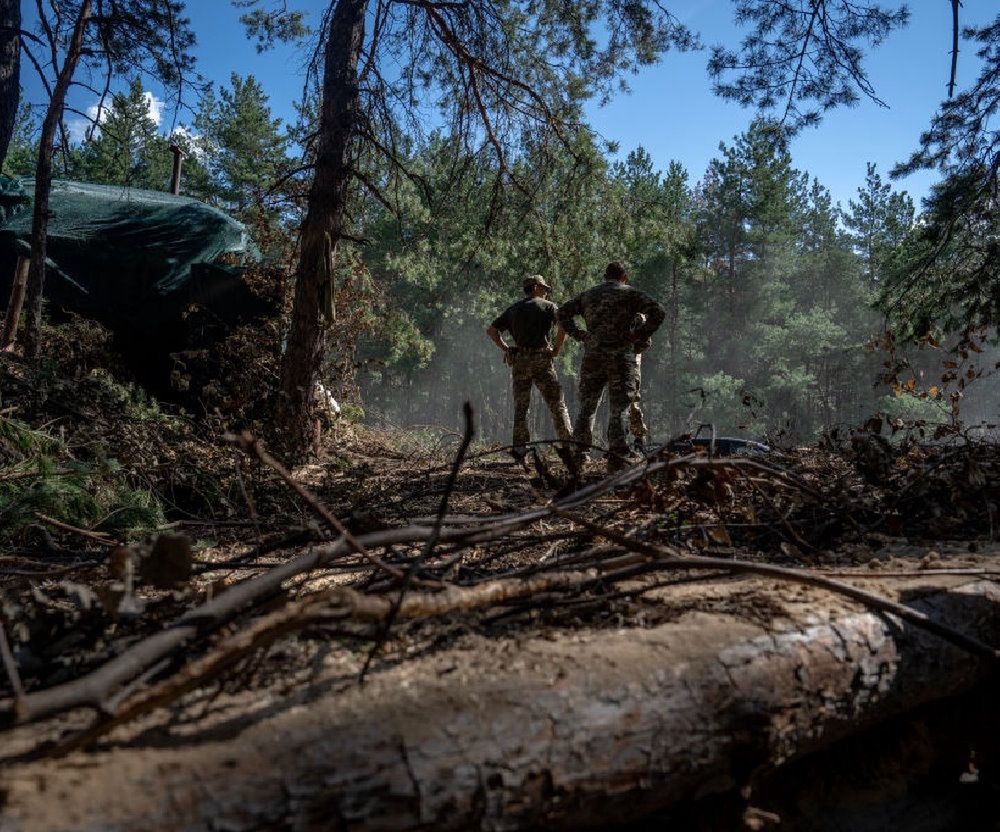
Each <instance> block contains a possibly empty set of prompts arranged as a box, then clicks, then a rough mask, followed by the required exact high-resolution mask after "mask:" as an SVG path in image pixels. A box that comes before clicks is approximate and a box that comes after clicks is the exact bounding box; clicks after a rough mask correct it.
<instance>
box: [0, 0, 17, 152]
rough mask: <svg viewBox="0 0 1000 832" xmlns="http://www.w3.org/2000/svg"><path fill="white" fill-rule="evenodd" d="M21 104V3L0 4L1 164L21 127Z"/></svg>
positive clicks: (8, 0)
mask: <svg viewBox="0 0 1000 832" xmlns="http://www.w3.org/2000/svg"><path fill="white" fill-rule="evenodd" d="M20 101H21V0H0V164H2V163H3V162H4V161H5V160H6V159H7V149H8V148H9V147H10V140H11V138H12V137H13V135H14V126H15V125H16V124H17V107H18V104H19V103H20Z"/></svg>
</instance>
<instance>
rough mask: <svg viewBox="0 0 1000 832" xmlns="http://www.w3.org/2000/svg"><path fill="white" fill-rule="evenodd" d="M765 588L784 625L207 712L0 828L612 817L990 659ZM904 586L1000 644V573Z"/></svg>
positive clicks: (57, 786) (478, 822) (955, 623)
mask: <svg viewBox="0 0 1000 832" xmlns="http://www.w3.org/2000/svg"><path fill="white" fill-rule="evenodd" d="M740 586H741V589H740V590H739V591H741V592H743V593H746V591H747V589H746V588H747V586H748V584H746V583H744V584H741V585H740ZM750 586H753V587H756V589H755V592H756V594H757V595H758V596H759V600H760V602H761V603H766V604H767V605H768V607H767V610H768V614H767V615H766V616H762V617H760V618H761V621H766V622H767V623H752V622H751V620H750V618H749V617H748V618H744V617H736V616H720V615H707V614H704V613H689V614H687V615H685V616H683V617H682V618H681V619H680V620H678V621H676V622H673V623H670V624H666V625H661V626H658V627H655V628H650V629H632V630H619V631H603V632H594V631H590V632H587V633H584V634H568V635H565V636H564V637H563V638H562V639H560V640H558V641H553V640H550V639H543V638H537V639H526V640H522V641H519V642H516V643H514V642H510V641H503V640H487V639H481V640H479V641H478V642H477V643H476V644H475V645H474V648H475V649H472V650H464V651H457V650H450V651H444V652H442V653H440V654H438V655H435V656H432V657H428V658H424V659H420V660H414V661H411V662H405V663H403V664H401V665H399V666H397V667H395V668H393V669H391V670H387V671H384V672H381V673H377V674H375V675H374V676H373V677H372V678H371V681H370V682H369V683H368V684H367V685H366V686H365V687H363V688H358V687H356V686H353V685H352V686H350V687H347V688H346V689H344V690H342V691H340V692H338V693H330V692H329V691H328V690H327V692H325V693H321V694H319V695H318V696H317V698H315V699H313V700H311V701H308V707H293V706H292V705H291V704H289V706H288V707H286V708H285V709H283V710H282V711H281V712H280V713H279V714H278V715H276V716H273V717H269V718H265V719H262V720H261V721H259V722H257V723H255V724H253V725H251V726H250V727H249V728H246V729H245V730H243V731H242V733H239V734H238V735H237V736H235V737H234V738H232V739H230V740H228V741H219V740H218V739H217V736H218V734H217V733H214V732H213V730H212V729H211V728H210V727H208V726H206V729H205V733H204V736H203V737H202V738H200V739H199V738H198V737H197V736H194V737H192V736H188V737H186V739H185V740H184V744H183V745H181V744H180V741H179V740H178V745H175V746H173V747H169V746H167V747H162V746H161V747H156V748H151V747H142V744H141V742H139V743H138V744H135V743H133V744H132V746H131V747H123V748H117V749H112V750H106V751H102V752H100V753H96V754H91V755H86V756H84V755H74V756H71V757H69V758H68V759H67V760H66V761H64V762H60V763H52V762H43V763H35V764H30V765H22V766H8V767H7V768H6V769H5V770H4V772H3V774H2V776H0V793H2V794H4V795H5V802H4V804H3V808H2V814H0V829H4V830H6V829H8V828H9V829H12V830H13V829H16V830H19V832H31V830H40V829H46V830H58V829H74V830H81V831H82V830H90V829H95V830H96V829H100V830H126V829H137V828H141V829H145V830H168V829H169V830H175V829H191V830H209V829H231V830H240V829H257V828H277V827H280V828H294V829H370V830H389V829H393V830H406V829H467V828H475V829H489V830H513V829H522V828H531V827H537V826H541V825H544V826H546V827H548V828H555V827H562V828H574V829H575V828H581V827H586V826H590V827H598V828H599V827H602V826H606V825H608V824H609V823H611V822H615V823H621V822H624V821H628V820H631V819H635V818H638V817H641V816H643V815H645V814H647V813H649V812H651V811H653V810H654V809H657V808H661V807H665V806H669V805H670V804H671V803H673V802H674V801H677V800H680V799H688V798H692V797H696V796H701V795H707V794H712V793H716V792H721V791H725V790H729V789H732V788H734V787H740V786H743V785H745V784H747V783H749V782H750V781H751V780H752V778H753V777H754V775H755V773H759V772H761V771H766V770H772V769H773V768H774V767H776V766H780V765H781V764H782V763H783V762H784V761H786V760H788V759H790V758H793V757H796V756H799V755H802V754H805V753H807V752H809V751H812V750H815V749H818V748H820V747H823V746H824V745H827V744H829V743H831V742H832V741H834V740H835V739H837V738H840V737H843V736H846V735H849V734H851V733H855V732H858V731H860V730H863V729H864V728H865V727H867V726H871V725H873V724H876V723H878V722H880V721H883V720H885V719H887V718H889V717H891V716H895V715H897V714H899V713H902V712H905V711H907V710H909V709H912V708H915V707H917V706H920V705H922V704H925V703H927V702H929V701H932V700H934V699H939V698H943V697H946V696H949V695H953V694H956V693H958V692H960V691H962V690H965V689H968V688H969V687H970V686H972V685H973V684H974V683H975V682H976V681H977V680H978V679H980V678H982V677H983V676H984V675H985V674H986V673H987V672H989V671H990V670H991V669H992V666H991V665H990V664H989V663H988V662H985V661H982V660H980V659H977V658H976V657H974V656H972V655H970V654H969V653H968V652H967V651H964V650H961V649H959V648H957V647H955V646H953V645H950V644H948V643H946V642H944V641H942V640H941V639H939V638H937V637H935V636H934V635H933V634H930V633H928V632H926V631H925V630H922V629H918V628H916V627H914V626H912V625H910V624H908V623H906V622H904V621H902V620H900V619H898V618H895V617H893V616H891V615H888V616H885V615H880V614H877V613H873V612H871V611H860V610H859V609H858V608H857V607H855V606H854V605H853V604H852V603H851V602H849V601H846V600H845V599H843V598H840V597H837V596H833V595H830V594H828V593H826V592H824V591H821V590H819V589H815V588H807V587H792V586H788V585H775V584H773V583H770V582H760V581H758V582H755V583H753V584H750ZM734 591H737V590H734V589H733V587H731V586H730V587H711V588H704V592H705V594H708V593H710V592H711V593H718V594H722V593H727V592H730V593H731V592H734ZM900 591H901V592H903V593H904V594H903V596H902V597H901V598H900V600H903V601H906V602H907V603H908V604H909V605H911V606H912V607H914V608H916V609H919V610H921V611H922V612H924V613H926V614H927V615H928V616H929V617H930V618H931V619H933V620H935V621H937V622H939V623H941V624H943V625H945V626H952V627H961V628H962V629H963V631H965V632H968V633H969V634H970V635H973V636H975V637H977V638H980V639H982V640H984V641H989V642H997V641H998V640H1000V588H998V587H997V586H995V585H994V584H993V583H991V582H987V581H968V580H965V581H964V582H963V579H962V578H961V577H953V578H950V579H942V578H940V577H936V576H928V577H927V578H926V579H924V580H923V581H917V580H914V581H911V582H906V583H904V584H903V585H902V587H901V588H900ZM752 606H753V605H752V604H750V608H752ZM776 607H780V608H781V609H780V610H777V611H776V609H775V608H776ZM320 687H322V686H320ZM305 701H307V700H302V701H300V704H302V703H303V702H305Z"/></svg>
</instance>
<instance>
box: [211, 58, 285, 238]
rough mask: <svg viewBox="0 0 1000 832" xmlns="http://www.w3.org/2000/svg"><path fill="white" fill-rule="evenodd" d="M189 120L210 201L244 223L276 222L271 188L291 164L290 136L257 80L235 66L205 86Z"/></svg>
mask: <svg viewBox="0 0 1000 832" xmlns="http://www.w3.org/2000/svg"><path fill="white" fill-rule="evenodd" d="M194 126H195V129H196V130H197V131H198V133H199V147H200V149H201V152H202V154H203V158H204V159H205V160H206V166H207V167H208V170H209V174H210V177H211V183H212V197H213V198H214V201H216V202H217V203H218V204H219V205H220V207H222V208H224V209H225V210H227V211H229V212H231V213H233V214H234V215H236V216H237V217H238V218H240V219H242V220H244V221H246V222H248V223H254V222H255V221H257V220H260V219H266V220H267V221H268V222H271V223H274V222H276V221H277V220H278V211H277V209H276V208H275V207H274V206H273V205H272V204H270V203H273V198H271V197H270V193H271V191H272V190H273V189H274V188H275V186H276V185H277V183H278V180H279V178H280V177H281V175H282V173H283V172H285V171H286V170H287V169H288V168H289V167H290V166H291V163H290V160H289V156H288V152H289V139H288V136H287V135H286V134H285V133H283V132H282V124H281V119H276V118H272V117H271V110H270V107H269V105H268V100H267V96H266V95H265V94H264V90H263V89H262V87H261V86H260V84H259V83H258V82H257V80H256V79H255V78H254V77H253V76H252V75H248V76H246V77H242V76H240V75H238V74H236V73H235V72H234V73H233V74H232V76H231V78H230V82H229V87H223V88H221V89H220V90H219V91H218V93H217V94H216V93H215V92H214V91H212V90H209V92H208V93H207V94H206V95H205V96H203V98H202V102H201V106H200V108H199V111H198V115H197V117H196V119H195V122H194Z"/></svg>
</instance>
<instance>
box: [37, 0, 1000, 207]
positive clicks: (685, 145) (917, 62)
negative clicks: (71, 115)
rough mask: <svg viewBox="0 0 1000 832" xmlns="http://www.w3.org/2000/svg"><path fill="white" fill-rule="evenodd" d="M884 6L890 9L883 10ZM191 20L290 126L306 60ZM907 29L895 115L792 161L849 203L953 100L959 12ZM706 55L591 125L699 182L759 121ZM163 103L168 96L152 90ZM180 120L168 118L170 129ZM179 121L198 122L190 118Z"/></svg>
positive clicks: (964, 62) (831, 121)
mask: <svg viewBox="0 0 1000 832" xmlns="http://www.w3.org/2000/svg"><path fill="white" fill-rule="evenodd" d="M883 2H884V3H886V5H889V4H891V0H883ZM292 5H293V6H297V7H299V8H304V9H306V10H308V11H309V12H310V13H311V14H312V16H313V19H314V20H315V19H317V18H318V15H319V14H320V12H321V10H322V9H323V8H324V6H325V0H299V2H298V3H294V2H293V3H292ZM666 5H668V7H669V8H670V9H672V10H673V11H674V12H675V13H676V14H677V15H678V17H680V19H681V20H682V21H683V22H685V23H687V24H688V25H689V26H690V27H691V28H692V29H694V30H696V31H698V32H700V33H701V35H702V39H703V41H704V42H705V44H706V45H711V44H714V43H719V42H723V43H726V44H729V45H731V44H734V43H736V42H737V41H738V39H739V37H740V33H739V31H738V30H737V29H736V27H735V26H734V25H733V23H732V6H731V3H730V2H729V0H672V2H669V3H667V4H666ZM187 6H188V14H189V16H190V17H191V20H192V24H193V26H194V29H195V31H196V33H197V35H198V41H199V43H198V47H197V57H198V64H199V69H200V71H201V73H202V74H203V75H204V76H205V77H206V78H208V79H211V80H215V81H217V82H225V81H227V80H228V78H229V75H230V73H231V72H233V71H236V72H239V73H240V74H244V75H246V74H253V75H255V76H256V77H257V78H258V79H259V80H260V82H261V83H262V85H263V86H264V88H265V90H266V91H267V92H268V94H269V95H270V98H271V105H272V107H273V109H274V111H275V114H276V115H278V116H281V117H283V118H285V119H286V120H289V119H291V118H292V117H293V115H294V111H293V108H292V102H293V101H294V100H295V99H296V98H297V97H298V96H299V95H300V94H301V91H302V80H303V71H304V63H305V55H303V54H301V53H297V52H296V51H294V50H292V49H290V48H287V47H282V48H279V49H277V50H276V51H273V52H269V53H265V54H263V55H258V54H257V52H256V50H255V47H254V44H253V43H252V42H251V41H250V40H248V39H247V37H246V36H245V34H244V32H243V30H242V27H241V26H240V25H239V22H238V20H239V14H240V12H239V10H237V9H234V8H233V7H232V5H231V3H230V2H229V0H188V3H187ZM910 9H911V20H910V25H909V26H908V27H907V28H906V29H904V30H902V31H900V32H897V33H896V34H894V35H893V36H892V38H891V39H890V40H889V42H888V43H887V44H885V45H883V47H882V48H881V49H880V50H879V51H878V52H876V53H874V54H872V55H871V56H870V57H869V59H868V63H867V67H868V69H869V74H870V77H871V79H872V81H873V82H874V85H875V88H876V90H877V92H878V94H879V95H880V96H881V97H882V98H883V99H884V100H885V101H886V102H887V103H888V104H889V105H890V107H889V109H883V108H881V107H878V106H877V105H875V104H873V103H871V102H868V101H864V102H862V103H861V104H860V105H859V106H857V107H856V108H853V109H845V110H837V111H834V112H832V113H829V114H827V115H826V117H825V118H824V119H823V121H822V123H821V124H820V126H819V127H818V128H814V129H810V130H807V131H805V132H804V133H802V134H801V135H800V136H798V137H796V138H795V140H794V142H793V144H792V154H793V157H794V160H795V164H796V166H797V167H798V168H800V169H802V170H806V171H808V172H809V173H811V174H813V175H814V176H817V177H818V178H819V180H820V182H822V183H823V184H824V185H826V186H827V187H828V188H829V189H830V191H831V192H832V194H833V197H834V199H835V200H837V201H840V202H842V203H844V204H845V205H846V201H847V200H848V199H849V198H851V197H852V196H854V194H855V191H856V189H857V187H858V185H859V184H860V183H861V182H862V181H863V179H864V175H865V165H866V163H867V162H869V161H871V162H875V163H877V164H878V166H879V169H880V170H882V171H883V172H887V171H888V170H889V168H891V167H892V165H893V164H894V163H895V162H897V161H899V160H901V159H903V158H905V157H906V156H907V155H908V153H909V151H911V150H912V149H913V148H914V147H915V145H916V142H917V139H918V137H919V135H920V132H921V130H922V129H924V128H925V127H926V125H927V124H928V122H929V120H930V117H931V115H932V114H933V112H934V111H935V109H936V107H937V104H938V103H939V101H940V99H941V98H943V96H944V93H945V82H946V81H947V76H948V69H949V55H948V50H949V48H950V31H951V30H950V27H951V12H950V8H949V4H948V3H947V2H944V0H911V2H910ZM995 10H996V5H995V0H964V2H963V12H962V14H963V21H964V22H965V23H983V22H985V21H987V20H988V19H989V18H991V17H992V16H993V15H994V14H995ZM706 60H707V52H695V53H688V54H679V53H669V54H667V55H666V56H664V58H663V60H662V61H661V62H660V63H659V64H657V65H655V66H652V67H648V68H645V69H643V70H642V71H641V72H640V73H639V74H638V75H637V76H635V77H633V78H631V79H630V85H631V87H632V92H631V93H630V94H622V95H619V96H617V97H616V98H615V99H614V100H613V101H612V102H611V103H610V104H608V105H606V106H603V107H600V106H597V105H596V104H593V105H591V106H589V107H588V116H589V118H590V121H591V123H592V124H593V125H594V127H595V128H596V129H597V131H598V132H599V133H600V134H601V135H602V136H603V137H604V138H606V139H609V140H614V141H617V142H619V143H620V145H621V149H622V152H627V151H628V150H630V149H632V148H633V147H635V146H637V145H639V144H641V145H643V146H644V147H645V148H646V149H647V150H648V151H649V152H650V153H651V155H652V157H653V159H654V161H655V162H656V164H657V165H658V166H660V167H661V168H664V169H665V168H666V166H667V164H668V163H669V162H670V160H671V159H677V160H679V161H680V162H681V163H682V164H683V165H684V166H685V167H686V168H687V169H688V171H689V173H690V175H691V179H692V180H696V179H698V178H700V177H701V175H702V173H703V172H704V170H705V167H706V165H707V163H708V161H709V159H711V158H712V157H713V156H714V155H715V154H716V152H717V149H718V145H719V142H720V141H721V140H725V141H729V140H730V139H731V138H732V136H733V135H735V134H737V133H739V132H741V131H742V130H744V129H745V128H746V126H747V124H748V123H749V121H750V119H751V118H752V117H753V113H752V112H751V111H748V110H744V109H742V108H740V107H739V106H738V105H736V104H734V103H731V102H727V101H723V100H721V99H719V98H717V97H716V96H714V95H713V94H712V91H711V85H710V83H709V80H708V76H707V73H706V70H705V62H706ZM976 69H977V65H976V63H975V60H974V55H973V54H971V50H969V51H965V52H963V53H962V55H961V56H960V63H959V82H960V84H961V83H967V82H969V81H971V80H972V78H974V76H975V72H976ZM22 77H23V82H24V86H25V93H26V95H27V97H28V98H29V100H34V101H38V100H39V99H40V97H41V94H40V87H39V84H38V81H37V79H36V78H35V76H34V70H33V69H31V68H30V67H29V66H27V65H26V66H25V67H24V71H23V76H22ZM153 92H154V94H158V95H162V91H158V90H156V89H155V87H154V88H153ZM75 96H76V98H75V99H74V102H73V103H74V104H75V106H78V107H79V108H80V109H85V108H86V107H88V106H89V105H91V104H93V103H94V99H93V96H92V95H91V94H89V93H85V92H83V91H77V92H76V93H75ZM171 118H172V116H171V114H170V113H165V114H164V126H166V125H167V124H168V123H169V122H170V120H171ZM180 120H181V121H182V122H183V121H185V120H190V113H182V114H181V116H180ZM933 180H934V175H933V174H932V173H918V174H915V175H914V176H911V177H910V178H909V179H908V180H906V181H904V182H902V183H900V184H899V185H898V187H903V188H906V189H907V190H909V191H910V193H911V194H912V195H914V196H915V197H917V198H919V197H921V196H923V195H924V194H925V193H926V191H927V188H928V185H929V184H930V183H931V182H932V181H933Z"/></svg>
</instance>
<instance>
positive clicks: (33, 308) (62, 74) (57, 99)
mask: <svg viewBox="0 0 1000 832" xmlns="http://www.w3.org/2000/svg"><path fill="white" fill-rule="evenodd" d="M91 9H92V5H91V0H83V2H82V3H81V4H80V12H79V14H78V15H77V18H76V23H75V24H74V26H73V35H72V37H71V38H70V43H69V48H68V49H67V51H66V60H65V61H64V62H63V65H62V69H61V70H59V75H58V77H57V78H56V83H55V86H54V87H53V88H52V98H51V100H50V101H49V108H48V110H47V111H46V113H45V120H44V121H43V122H42V136H41V138H40V139H39V145H38V165H37V166H36V168H35V204H34V207H33V212H32V216H31V266H30V267H29V269H28V304H27V305H28V320H27V326H26V327H25V331H24V336H25V338H24V348H25V353H26V355H27V356H28V357H29V358H35V357H37V356H38V351H39V347H40V344H41V330H42V298H43V296H44V292H45V259H46V256H47V254H46V241H47V236H48V230H49V192H50V191H51V190H52V160H53V158H54V157H55V140H56V130H57V129H58V128H59V122H60V120H61V119H62V112H63V105H64V104H65V102H66V91H67V90H68V89H69V85H70V82H71V81H72V80H73V74H74V73H75V72H76V66H77V64H78V63H79V62H80V53H81V51H82V49H83V35H84V32H85V30H86V28H87V24H88V23H89V22H90V16H91Z"/></svg>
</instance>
